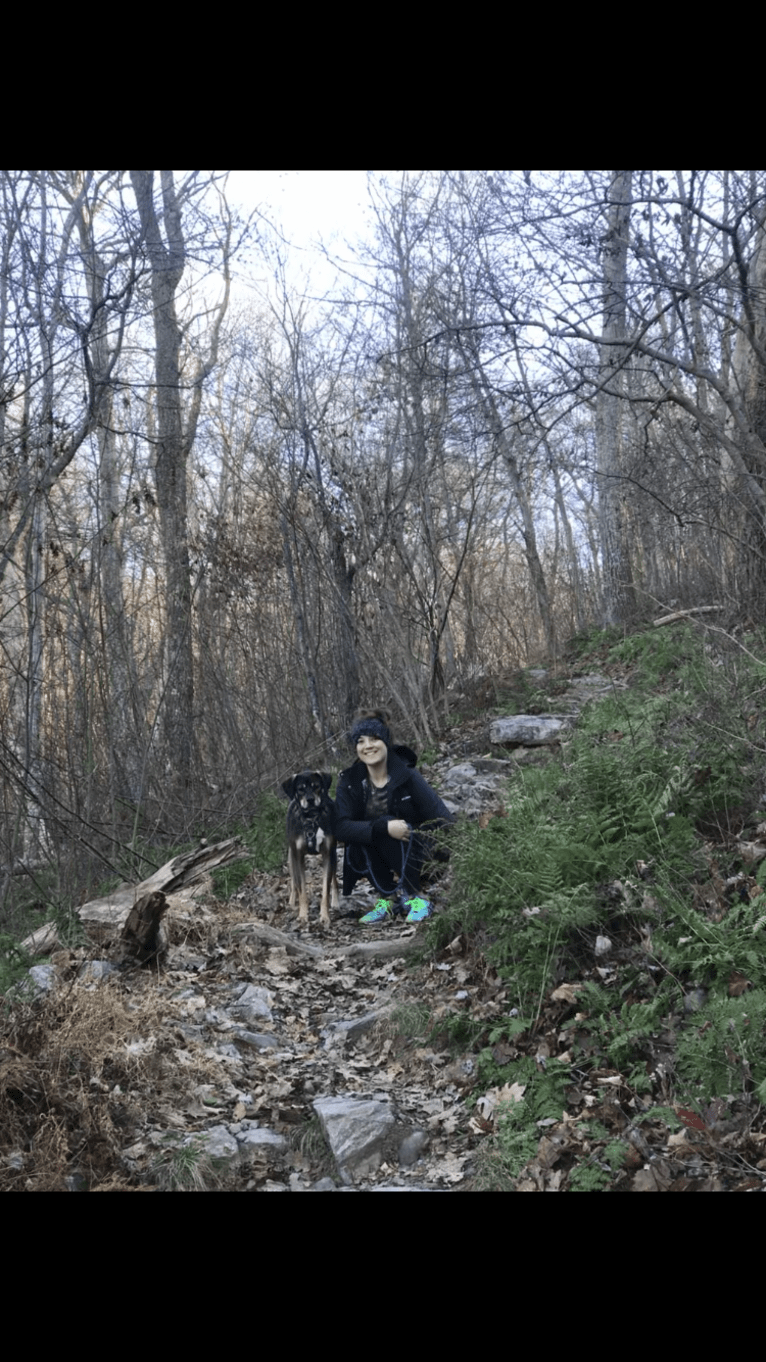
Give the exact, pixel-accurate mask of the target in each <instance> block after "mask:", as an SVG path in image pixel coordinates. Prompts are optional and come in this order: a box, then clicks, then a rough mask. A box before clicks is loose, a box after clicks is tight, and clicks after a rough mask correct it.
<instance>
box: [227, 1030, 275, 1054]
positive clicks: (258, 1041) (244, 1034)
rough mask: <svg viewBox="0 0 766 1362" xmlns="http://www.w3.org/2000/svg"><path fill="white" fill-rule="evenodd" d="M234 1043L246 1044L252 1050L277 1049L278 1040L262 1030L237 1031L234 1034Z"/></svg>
mask: <svg viewBox="0 0 766 1362" xmlns="http://www.w3.org/2000/svg"><path fill="white" fill-rule="evenodd" d="M234 1043H235V1044H236V1045H247V1046H249V1047H250V1048H251V1049H253V1050H278V1049H279V1041H278V1040H277V1038H276V1036H271V1035H269V1034H268V1033H267V1032H264V1031H237V1032H235V1035H234Z"/></svg>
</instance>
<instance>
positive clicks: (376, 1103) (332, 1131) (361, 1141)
mask: <svg viewBox="0 0 766 1362" xmlns="http://www.w3.org/2000/svg"><path fill="white" fill-rule="evenodd" d="M312 1105H313V1107H314V1111H315V1112H316V1114H317V1116H318V1117H319V1121H320V1124H321V1126H322V1130H323V1131H324V1135H325V1139H326V1140H327V1143H328V1144H329V1146H330V1149H331V1151H332V1155H333V1158H334V1159H335V1162H336V1164H337V1167H338V1173H339V1175H340V1178H341V1180H342V1181H343V1182H344V1183H345V1184H346V1185H347V1186H349V1185H350V1184H352V1183H354V1182H358V1181H360V1180H361V1179H364V1178H365V1177H369V1176H370V1175H371V1174H372V1173H374V1172H375V1171H376V1170H377V1169H378V1168H379V1167H380V1165H381V1163H382V1161H383V1144H384V1141H385V1140H386V1138H387V1136H389V1135H390V1134H391V1131H392V1130H393V1126H394V1115H393V1112H392V1110H391V1104H390V1102H389V1101H388V1099H387V1098H383V1099H377V1098H364V1097H355V1096H338V1097H318V1098H317V1099H316V1100H315V1101H314V1102H313V1104H312Z"/></svg>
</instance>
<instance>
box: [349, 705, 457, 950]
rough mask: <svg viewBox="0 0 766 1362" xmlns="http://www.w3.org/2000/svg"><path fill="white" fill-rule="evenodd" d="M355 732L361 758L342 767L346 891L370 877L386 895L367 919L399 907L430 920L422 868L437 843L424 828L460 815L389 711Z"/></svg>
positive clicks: (412, 917)
mask: <svg viewBox="0 0 766 1362" xmlns="http://www.w3.org/2000/svg"><path fill="white" fill-rule="evenodd" d="M348 738H349V742H350V743H351V746H352V747H354V748H355V749H356V755H357V760H356V761H355V762H354V765H353V766H349V767H347V769H346V770H345V771H341V773H340V775H339V777H338V787H337V791H336V795H335V810H336V829H335V831H336V836H337V838H338V841H340V842H345V844H346V851H345V854H344V857H343V893H344V894H350V893H351V890H352V889H353V887H354V885H355V884H356V882H357V880H359V879H368V880H370V881H371V883H372V884H373V885H374V886H375V888H376V889H377V890H378V893H379V894H380V896H381V897H380V898H379V899H378V901H377V903H376V904H375V907H374V908H373V909H372V911H371V912H369V913H366V914H365V916H364V917H363V918H362V919H361V921H362V922H363V923H371V922H382V921H383V920H384V918H390V917H392V916H393V914H394V913H397V912H400V913H401V912H404V913H406V919H405V920H406V921H407V922H422V921H423V919H424V918H427V917H428V916H429V914H430V912H431V904H430V902H429V901H428V899H426V898H423V897H421V893H420V871H421V868H422V866H423V863H424V861H426V860H431V859H432V858H433V848H432V846H431V845H430V841H431V839H429V838H428V836H427V834H422V833H421V834H419V832H418V830H419V829H421V828H430V829H435V828H440V827H444V826H445V825H446V824H448V823H452V822H453V821H454V820H453V817H452V814H451V813H450V811H449V809H448V808H447V807H446V805H445V804H443V803H442V801H441V799H440V798H439V796H438V795H437V794H436V793H435V792H434V791H433V790H432V789H431V786H430V785H429V784H428V782H427V781H426V780H424V779H423V777H422V776H421V774H420V772H419V771H416V770H415V762H416V760H417V758H416V756H415V753H414V752H413V751H412V749H411V748H409V747H394V745H393V740H392V737H391V730H390V728H389V726H388V716H387V715H386V714H384V713H383V711H382V710H379V709H378V710H375V711H374V713H372V714H365V715H363V716H362V718H361V719H358V720H357V721H356V723H355V724H354V726H353V728H352V729H351V732H350V733H349V735H348ZM397 880H398V883H397Z"/></svg>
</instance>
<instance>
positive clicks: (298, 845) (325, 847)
mask: <svg viewBox="0 0 766 1362" xmlns="http://www.w3.org/2000/svg"><path fill="white" fill-rule="evenodd" d="M331 780H332V776H329V775H327V773H326V772H322V771H302V772H301V774H300V775H295V776H293V777H292V778H291V779H290V780H286V781H285V782H284V785H283V786H282V789H283V790H284V792H285V794H286V795H287V797H288V798H289V800H290V807H289V808H288V810H287V863H288V866H289V869H290V882H291V891H290V905H289V906H290V907H291V908H294V907H295V905H296V902H297V903H298V905H299V911H298V917H299V919H300V921H301V922H308V917H309V899H308V893H307V891H306V856H307V855H317V856H321V857H322V902H321V907H320V910H319V918H320V921H321V923H322V926H323V927H329V925H330V902H331V901H332V906H333V908H337V907H338V902H339V901H338V879H337V874H336V870H337V860H338V853H337V843H336V840H335V805H334V804H333V801H332V800H331V799H330V796H329V793H328V791H329V789H330V782H331Z"/></svg>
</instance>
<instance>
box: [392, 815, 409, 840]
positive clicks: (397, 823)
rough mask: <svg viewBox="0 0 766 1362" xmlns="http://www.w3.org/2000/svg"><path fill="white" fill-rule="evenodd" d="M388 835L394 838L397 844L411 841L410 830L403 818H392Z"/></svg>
mask: <svg viewBox="0 0 766 1362" xmlns="http://www.w3.org/2000/svg"><path fill="white" fill-rule="evenodd" d="M388 835H389V837H394V838H395V839H396V841H397V842H407V841H409V836H410V828H409V824H408V823H405V821H404V819H403V818H390V819H389V822H388Z"/></svg>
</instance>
